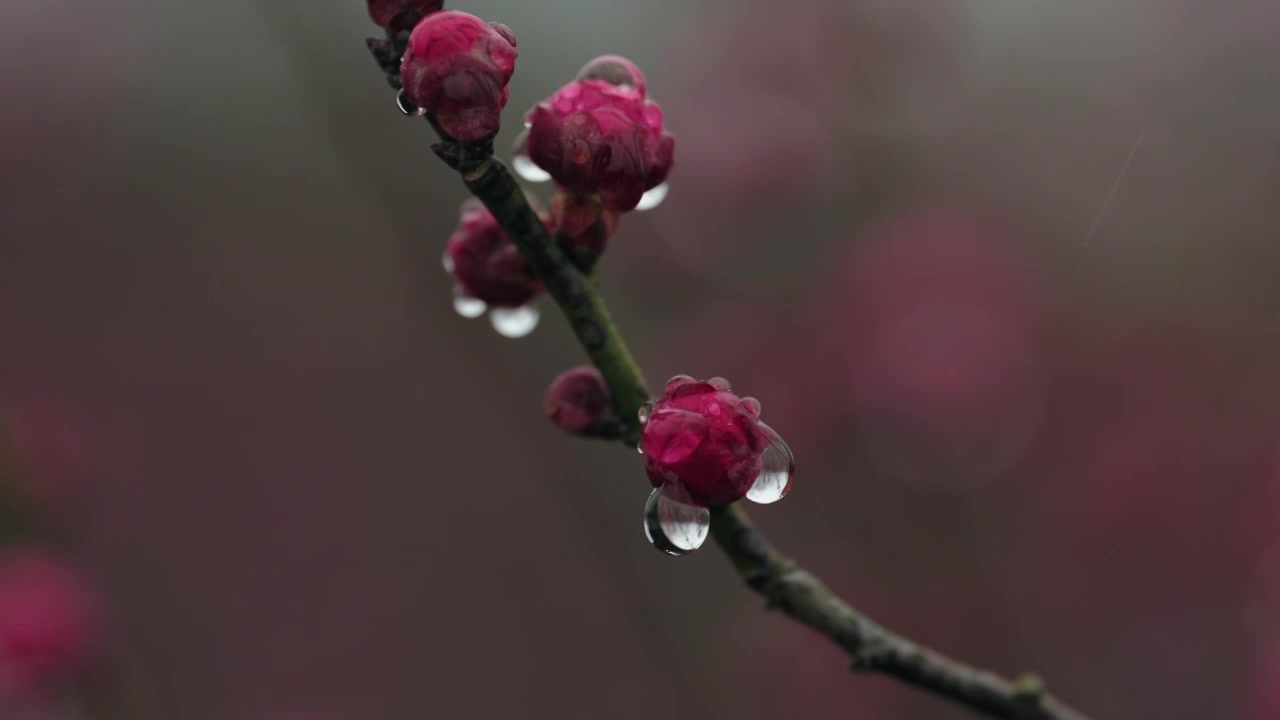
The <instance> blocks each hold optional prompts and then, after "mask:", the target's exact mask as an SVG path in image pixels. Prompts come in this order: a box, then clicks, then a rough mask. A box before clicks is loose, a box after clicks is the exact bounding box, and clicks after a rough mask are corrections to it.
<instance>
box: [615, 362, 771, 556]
mask: <svg viewBox="0 0 1280 720" xmlns="http://www.w3.org/2000/svg"><path fill="white" fill-rule="evenodd" d="M639 419H640V424H641V425H643V430H642V432H641V435H640V452H641V454H643V455H644V469H645V472H646V473H647V474H648V476H649V482H650V483H651V484H652V485H653V487H654V488H655V489H654V491H653V493H652V494H651V495H650V496H649V501H648V502H647V503H646V504H645V526H644V527H645V534H646V535H647V536H648V538H649V542H651V543H652V544H653V546H654V547H656V548H657V549H659V550H661V551H663V552H665V553H668V554H670V555H683V554H685V553H688V552H691V551H693V550H696V549H697V548H698V547H699V546H700V545H702V543H703V541H705V540H706V537H707V532H708V529H709V527H710V522H711V515H710V511H709V510H708V508H713V507H720V506H723V505H728V504H730V503H733V502H736V501H738V500H741V499H742V498H744V497H745V498H747V499H748V500H751V501H752V502H758V503H773V502H777V501H778V500H781V499H782V498H783V496H785V495H786V494H787V492H788V491H789V490H790V489H791V481H792V478H793V477H794V475H795V458H794V457H793V456H792V455H791V449H790V448H789V447H787V444H786V443H785V442H783V440H782V438H781V437H780V436H779V435H778V433H776V432H774V430H773V428H771V427H769V426H768V425H765V424H764V423H762V422H760V401H758V400H756V399H755V398H753V397H738V396H737V395H734V394H733V389H732V388H731V387H730V386H729V382H728V381H727V380H725V379H724V378H719V377H716V378H711V379H710V380H706V381H702V380H695V379H693V378H691V377H689V376H688V375H677V376H675V377H673V378H671V379H670V380H668V381H667V385H666V388H665V392H664V394H663V395H662V397H660V398H658V399H657V400H655V401H653V402H651V403H646V404H645V406H644V407H642V408H640V413H639Z"/></svg>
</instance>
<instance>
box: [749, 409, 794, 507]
mask: <svg viewBox="0 0 1280 720" xmlns="http://www.w3.org/2000/svg"><path fill="white" fill-rule="evenodd" d="M760 429H761V430H762V431H764V433H765V437H767V438H768V439H769V445H768V447H766V448H765V449H764V453H762V454H761V456H760V462H761V467H760V475H759V476H758V477H757V478H756V481H755V482H754V483H753V484H752V485H751V489H750V490H748V491H747V499H748V500H750V501H751V502H757V503H760V504H762V505H767V504H769V503H775V502H778V501H779V500H781V499H782V498H783V497H785V496H786V494H787V493H788V492H789V491H790V490H791V483H792V481H793V480H794V479H795V475H796V459H795V456H793V455H792V454H791V448H789V447H787V443H786V442H785V441H784V440H783V439H782V437H781V436H780V435H778V433H776V432H774V430H773V428H771V427H769V426H768V425H765V424H764V423H760Z"/></svg>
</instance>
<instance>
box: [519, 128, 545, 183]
mask: <svg viewBox="0 0 1280 720" xmlns="http://www.w3.org/2000/svg"><path fill="white" fill-rule="evenodd" d="M526 127H527V126H526ZM528 148H529V131H528V130H525V131H524V132H521V133H520V135H519V137H517V138H516V141H515V142H514V143H512V144H511V169H512V170H515V172H516V175H519V176H520V179H522V180H524V181H526V182H531V183H541V182H546V181H548V180H550V179H551V173H549V172H547V171H546V170H543V169H542V168H540V167H538V165H537V163H535V162H534V161H533V160H532V159H531V158H530V157H529V149H528Z"/></svg>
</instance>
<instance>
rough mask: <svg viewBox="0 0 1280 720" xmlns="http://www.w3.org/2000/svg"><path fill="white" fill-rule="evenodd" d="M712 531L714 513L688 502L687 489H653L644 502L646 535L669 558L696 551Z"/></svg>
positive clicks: (670, 484) (670, 486)
mask: <svg viewBox="0 0 1280 720" xmlns="http://www.w3.org/2000/svg"><path fill="white" fill-rule="evenodd" d="M681 500H686V502H681ZM710 530H711V511H710V510H708V509H706V508H704V507H698V506H697V505H693V504H691V503H689V502H687V496H686V494H685V492H684V489H683V488H682V487H680V486H679V485H678V484H676V483H667V484H666V485H663V486H662V488H660V489H658V490H654V491H653V493H651V494H650V495H649V500H648V502H646V503H645V506H644V536H645V537H646V538H648V539H649V542H650V543H651V544H652V545H653V546H654V547H655V548H657V549H659V550H661V551H662V552H664V553H666V554H668V555H687V554H689V553H691V552H693V551H694V550H697V549H698V548H699V547H701V546H702V543H703V542H705V541H706V539H707V534H708V533H709V532H710Z"/></svg>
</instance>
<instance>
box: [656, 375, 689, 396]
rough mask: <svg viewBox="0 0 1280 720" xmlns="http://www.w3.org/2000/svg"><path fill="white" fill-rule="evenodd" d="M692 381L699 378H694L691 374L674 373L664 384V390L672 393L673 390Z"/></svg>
mask: <svg viewBox="0 0 1280 720" xmlns="http://www.w3.org/2000/svg"><path fill="white" fill-rule="evenodd" d="M691 382H697V380H694V379H693V378H692V377H691V376H689V375H673V376H672V377H671V379H670V380H667V384H666V385H665V386H663V392H666V393H668V394H670V393H671V391H672V390H675V389H676V388H678V387H680V386H681V385H684V384H685V383H691Z"/></svg>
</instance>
